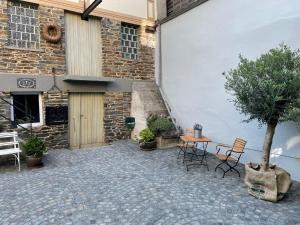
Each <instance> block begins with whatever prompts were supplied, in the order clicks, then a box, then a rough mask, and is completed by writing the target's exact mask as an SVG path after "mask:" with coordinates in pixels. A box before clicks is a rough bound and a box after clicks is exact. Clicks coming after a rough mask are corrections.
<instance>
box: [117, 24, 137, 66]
mask: <svg viewBox="0 0 300 225" xmlns="http://www.w3.org/2000/svg"><path fill="white" fill-rule="evenodd" d="M122 27H125V28H129V29H131V28H133V29H135V36H136V40H135V41H134V40H123V37H122V36H123V34H126V35H128V34H127V33H126V32H122ZM139 29H140V26H138V25H135V24H130V23H126V22H122V23H121V28H120V45H121V55H122V56H121V57H122V59H124V60H130V61H138V60H139V40H140V35H139ZM122 41H124V42H125V41H129V46H126V45H125V46H124V45H123V44H122ZM131 43H135V44H136V47H135V48H134V47H131V46H130V45H131ZM123 47H125V48H127V47H130V48H132V49H133V51H134V49H136V53H134V52H133V53H129V52H124V51H123ZM124 54H125V55H126V54H130V58H128V57H124ZM131 55H135V58H134V59H132V58H131Z"/></svg>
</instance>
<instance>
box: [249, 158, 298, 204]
mask: <svg viewBox="0 0 300 225" xmlns="http://www.w3.org/2000/svg"><path fill="white" fill-rule="evenodd" d="M245 169H246V176H245V184H246V185H247V186H248V193H249V194H250V195H252V196H254V197H256V198H259V199H263V200H267V201H271V202H277V201H279V200H281V199H283V197H284V196H285V194H286V193H287V192H288V190H289V189H290V187H291V184H292V180H291V176H290V174H289V173H288V172H286V171H285V170H284V169H282V168H280V167H277V166H270V168H269V169H268V170H267V171H264V170H262V168H261V166H260V165H258V164H254V163H249V164H246V165H245Z"/></svg>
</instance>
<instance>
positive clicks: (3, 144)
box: [0, 132, 21, 171]
mask: <svg viewBox="0 0 300 225" xmlns="http://www.w3.org/2000/svg"><path fill="white" fill-rule="evenodd" d="M20 152H21V149H20V145H19V139H18V133H17V132H7V133H0V156H2V155H13V156H14V157H15V165H16V163H17V162H18V166H19V171H20Z"/></svg>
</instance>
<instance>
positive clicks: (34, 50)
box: [5, 46, 45, 52]
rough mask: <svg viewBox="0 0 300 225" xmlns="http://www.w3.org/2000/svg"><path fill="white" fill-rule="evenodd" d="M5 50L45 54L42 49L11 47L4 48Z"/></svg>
mask: <svg viewBox="0 0 300 225" xmlns="http://www.w3.org/2000/svg"><path fill="white" fill-rule="evenodd" d="M5 48H6V49H10V50H18V51H28V52H45V50H44V49H33V48H17V47H11V46H5Z"/></svg>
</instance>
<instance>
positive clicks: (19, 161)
mask: <svg viewBox="0 0 300 225" xmlns="http://www.w3.org/2000/svg"><path fill="white" fill-rule="evenodd" d="M17 160H18V166H19V172H20V171H21V166H20V154H19V153H18V158H17Z"/></svg>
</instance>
